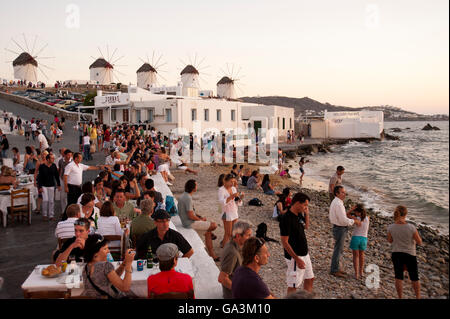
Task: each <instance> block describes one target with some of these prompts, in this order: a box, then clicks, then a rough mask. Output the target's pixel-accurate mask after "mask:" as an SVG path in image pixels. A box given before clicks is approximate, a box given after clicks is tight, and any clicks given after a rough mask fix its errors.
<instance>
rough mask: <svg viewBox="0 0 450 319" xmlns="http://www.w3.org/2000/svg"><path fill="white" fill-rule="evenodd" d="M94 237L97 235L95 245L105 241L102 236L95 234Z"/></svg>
mask: <svg viewBox="0 0 450 319" xmlns="http://www.w3.org/2000/svg"><path fill="white" fill-rule="evenodd" d="M96 235H97V237H98V239H97V241H96V242H95V244H99V243H101V242H103V241H104V240H105V238H104V237H103V236H102V235H100V234H96Z"/></svg>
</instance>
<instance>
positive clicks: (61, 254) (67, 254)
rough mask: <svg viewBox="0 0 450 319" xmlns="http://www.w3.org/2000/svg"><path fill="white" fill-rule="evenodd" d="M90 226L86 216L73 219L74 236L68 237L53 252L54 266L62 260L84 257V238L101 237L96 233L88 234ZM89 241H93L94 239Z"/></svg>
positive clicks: (78, 260) (78, 259)
mask: <svg viewBox="0 0 450 319" xmlns="http://www.w3.org/2000/svg"><path fill="white" fill-rule="evenodd" d="M90 226H91V222H90V221H89V219H87V218H79V219H77V220H76V221H75V223H74V228H75V237H72V238H71V239H68V240H67V241H66V242H65V243H64V245H63V246H62V247H61V249H60V250H57V251H56V252H55V253H54V254H53V260H54V261H55V265H56V267H59V266H61V264H62V262H63V261H67V262H69V261H70V260H74V259H75V260H76V261H77V262H81V261H82V259H81V258H84V250H85V249H86V247H85V243H86V240H87V239H88V238H91V237H98V238H99V239H100V238H101V237H102V236H101V235H97V234H93V235H89V228H90ZM89 242H95V240H92V241H91V240H90V241H89Z"/></svg>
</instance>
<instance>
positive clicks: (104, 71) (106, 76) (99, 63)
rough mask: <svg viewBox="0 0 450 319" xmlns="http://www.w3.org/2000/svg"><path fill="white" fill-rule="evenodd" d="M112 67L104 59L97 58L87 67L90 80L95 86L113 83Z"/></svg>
mask: <svg viewBox="0 0 450 319" xmlns="http://www.w3.org/2000/svg"><path fill="white" fill-rule="evenodd" d="M113 69H114V67H113V66H112V65H111V64H110V63H109V62H108V61H106V60H105V59H103V58H98V59H97V60H95V62H94V63H92V64H91V65H90V66H89V70H90V80H91V81H93V82H94V83H96V84H100V85H107V84H111V83H113V82H114V79H113Z"/></svg>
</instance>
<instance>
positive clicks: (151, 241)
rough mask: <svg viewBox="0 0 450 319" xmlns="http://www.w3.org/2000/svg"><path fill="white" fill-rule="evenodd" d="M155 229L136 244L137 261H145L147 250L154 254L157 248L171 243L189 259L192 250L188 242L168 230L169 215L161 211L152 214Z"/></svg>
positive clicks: (174, 231)
mask: <svg viewBox="0 0 450 319" xmlns="http://www.w3.org/2000/svg"><path fill="white" fill-rule="evenodd" d="M153 219H154V220H155V224H156V228H155V229H153V230H151V231H149V232H147V233H145V234H144V235H142V236H141V237H140V238H139V240H138V241H137V243H136V255H137V258H138V259H145V258H146V255H147V251H148V248H149V247H151V248H152V251H153V252H155V251H156V250H157V249H158V247H159V246H161V245H162V244H166V243H172V244H175V245H177V246H178V249H179V250H180V251H181V252H182V253H183V257H187V258H189V257H191V256H192V255H193V254H194V250H193V249H192V247H191V245H190V244H189V243H188V241H187V240H186V239H185V238H184V237H183V235H181V234H180V233H179V232H177V231H176V230H173V229H171V228H169V221H170V215H169V213H168V212H166V211H165V210H163V209H159V210H157V211H156V212H155V213H154V214H153Z"/></svg>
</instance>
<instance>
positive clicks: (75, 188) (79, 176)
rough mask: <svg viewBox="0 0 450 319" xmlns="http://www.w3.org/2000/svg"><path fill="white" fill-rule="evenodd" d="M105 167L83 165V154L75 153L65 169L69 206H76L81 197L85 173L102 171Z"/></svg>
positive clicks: (65, 188)
mask: <svg viewBox="0 0 450 319" xmlns="http://www.w3.org/2000/svg"><path fill="white" fill-rule="evenodd" d="M103 168H104V166H88V165H84V164H81V154H80V153H74V154H73V161H72V162H70V163H69V164H68V165H67V166H66V168H65V169H64V190H65V192H66V193H67V204H68V205H70V204H76V202H77V200H78V197H80V195H81V193H82V192H81V184H82V183H83V171H86V170H101V169H103Z"/></svg>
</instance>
